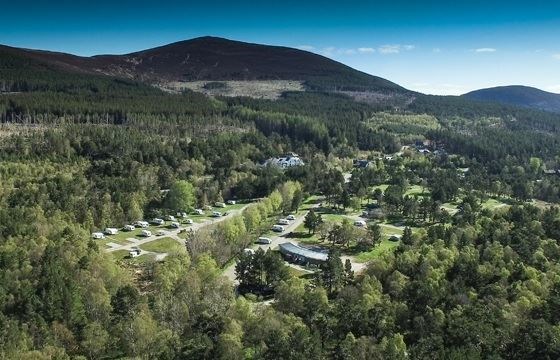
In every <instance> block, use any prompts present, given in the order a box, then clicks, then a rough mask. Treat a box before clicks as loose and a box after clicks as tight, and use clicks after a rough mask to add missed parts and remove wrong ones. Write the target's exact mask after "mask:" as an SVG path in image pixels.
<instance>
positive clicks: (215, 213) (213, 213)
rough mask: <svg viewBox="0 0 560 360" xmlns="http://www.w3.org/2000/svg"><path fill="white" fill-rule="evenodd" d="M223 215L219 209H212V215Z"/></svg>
mask: <svg viewBox="0 0 560 360" xmlns="http://www.w3.org/2000/svg"><path fill="white" fill-rule="evenodd" d="M220 216H222V213H221V212H219V211H212V217H220Z"/></svg>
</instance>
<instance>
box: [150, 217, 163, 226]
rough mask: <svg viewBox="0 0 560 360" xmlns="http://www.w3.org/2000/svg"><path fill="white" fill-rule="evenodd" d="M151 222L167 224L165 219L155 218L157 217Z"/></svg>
mask: <svg viewBox="0 0 560 360" xmlns="http://www.w3.org/2000/svg"><path fill="white" fill-rule="evenodd" d="M151 223H152V224H154V225H163V224H165V221H164V220H163V219H158V218H155V219H152V221H151Z"/></svg>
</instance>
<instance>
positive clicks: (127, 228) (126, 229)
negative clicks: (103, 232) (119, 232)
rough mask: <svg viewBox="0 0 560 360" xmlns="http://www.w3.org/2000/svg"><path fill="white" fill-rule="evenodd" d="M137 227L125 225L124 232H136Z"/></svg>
mask: <svg viewBox="0 0 560 360" xmlns="http://www.w3.org/2000/svg"><path fill="white" fill-rule="evenodd" d="M135 228H136V227H135V226H134V225H125V226H124V228H123V230H124V231H132V230H134V229H135Z"/></svg>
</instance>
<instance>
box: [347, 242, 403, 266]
mask: <svg viewBox="0 0 560 360" xmlns="http://www.w3.org/2000/svg"><path fill="white" fill-rule="evenodd" d="M398 245H399V241H389V240H383V241H382V242H381V244H379V245H378V246H376V247H375V248H374V249H373V250H371V251H366V252H362V253H360V254H358V255H356V261H358V262H368V261H371V260H373V259H375V258H376V257H378V256H379V255H381V254H383V253H384V252H387V251H392V250H393V249H395V248H396V247H397V246H398Z"/></svg>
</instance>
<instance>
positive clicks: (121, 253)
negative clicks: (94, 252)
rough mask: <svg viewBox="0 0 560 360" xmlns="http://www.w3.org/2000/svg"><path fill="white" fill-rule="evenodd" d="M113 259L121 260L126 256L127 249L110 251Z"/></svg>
mask: <svg viewBox="0 0 560 360" xmlns="http://www.w3.org/2000/svg"><path fill="white" fill-rule="evenodd" d="M111 255H113V258H114V259H115V260H122V259H124V258H127V257H128V250H117V251H113V252H112V253H111Z"/></svg>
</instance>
